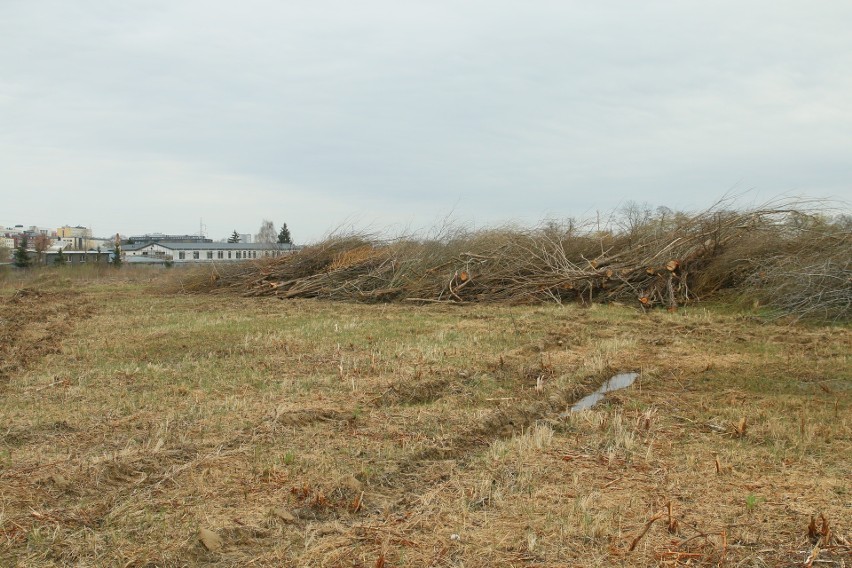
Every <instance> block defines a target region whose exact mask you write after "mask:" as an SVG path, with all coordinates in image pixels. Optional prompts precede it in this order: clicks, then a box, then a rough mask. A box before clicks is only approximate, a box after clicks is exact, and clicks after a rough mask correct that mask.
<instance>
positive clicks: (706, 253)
mask: <svg viewBox="0 0 852 568" xmlns="http://www.w3.org/2000/svg"><path fill="white" fill-rule="evenodd" d="M827 219H829V218H828V217H826V216H825V215H820V214H813V213H807V212H803V211H801V210H797V209H793V208H766V209H755V210H748V211H731V210H724V209H713V210H708V211H704V212H701V213H697V214H684V213H674V212H671V211H669V210H664V211H662V212H661V211H660V210H658V212H657V213H656V214H650V213H647V214H646V215H644V216H640V217H637V216H635V215H633V216H628V217H627V218H626V219H625V218H622V219H616V220H614V221H611V222H610V223H609V224H608V225H607V226H605V227H601V226H600V224H599V223H591V222H589V223H583V224H581V223H576V222H574V221H572V220H569V221H566V222H563V223H553V222H551V223H548V224H546V225H544V226H541V227H537V228H534V229H517V228H507V229H490V230H482V231H472V232H468V231H465V230H455V231H453V232H452V233H451V234H449V235H444V236H443V237H441V238H435V239H411V238H407V239H395V240H384V239H380V238H376V237H371V236H367V235H348V236H332V237H330V238H328V239H326V240H325V241H323V242H320V243H318V244H315V245H312V246H308V247H305V248H303V249H301V250H299V251H298V252H296V253H294V254H292V255H290V256H286V257H283V258H275V259H265V260H262V261H256V262H247V263H239V264H230V265H215V266H214V267H213V268H212V271H211V269H210V268H209V267H205V268H200V269H198V270H197V271H195V272H193V273H190V274H188V275H185V277H184V278H182V280H181V289H182V290H184V291H189V292H202V291H203V292H208V291H230V292H236V293H240V294H244V295H249V296H277V297H279V298H324V299H332V300H344V301H358V302H388V301H400V300H404V301H413V302H446V303H466V302H505V303H537V302H547V301H555V302H559V303H562V302H566V301H579V302H586V303H588V302H613V301H620V302H630V303H636V305H638V306H641V307H643V308H650V307H653V306H663V307H666V308H669V309H675V308H677V306H679V305H681V304H684V303H686V302H689V301H691V300H695V299H698V298H700V297H706V296H708V295H711V294H713V293H715V292H718V291H721V290H738V291H744V290H749V291H751V292H752V293H753V294H754V295H755V296H756V297H758V296H759V297H760V299H761V300H762V301H764V302H768V303H769V304H770V305H772V306H773V307H775V308H777V309H778V310H779V313H781V312H783V313H791V314H793V315H796V316H797V317H808V316H814V315H819V317H821V318H825V317H828V318H829V319H835V320H837V319H848V317H849V311H850V299H852V293H850V285H851V284H852V280H850V278H852V272H850V258H852V238H850V230H849V227H848V219H845V218H840V220H839V221H838V220H834V221H829V220H827Z"/></svg>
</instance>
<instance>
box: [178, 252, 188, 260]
mask: <svg viewBox="0 0 852 568" xmlns="http://www.w3.org/2000/svg"><path fill="white" fill-rule="evenodd" d="M178 258H179V259H181V260H183V259H185V258H186V253H185V252H179V253H178Z"/></svg>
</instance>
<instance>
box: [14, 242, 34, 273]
mask: <svg viewBox="0 0 852 568" xmlns="http://www.w3.org/2000/svg"><path fill="white" fill-rule="evenodd" d="M31 264H32V261H31V260H30V256H29V255H28V254H27V236H26V235H23V236H22V237H21V242H20V243H18V248H16V249H15V266H17V267H18V268H27V267H28V266H30V265H31Z"/></svg>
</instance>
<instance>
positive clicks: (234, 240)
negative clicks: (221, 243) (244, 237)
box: [228, 229, 240, 243]
mask: <svg viewBox="0 0 852 568" xmlns="http://www.w3.org/2000/svg"><path fill="white" fill-rule="evenodd" d="M228 242H229V243H238V242H240V234H239V233H238V232H237V230H236V229H234V232H233V233H231V236H230V237H228Z"/></svg>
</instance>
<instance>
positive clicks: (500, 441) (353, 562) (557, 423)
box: [0, 278, 852, 568]
mask: <svg viewBox="0 0 852 568" xmlns="http://www.w3.org/2000/svg"><path fill="white" fill-rule="evenodd" d="M52 281H53V280H52V279H50V278H45V279H41V280H39V281H38V282H36V283H35V284H31V285H29V286H28V287H27V288H24V289H19V288H17V287H15V286H13V285H7V286H6V287H5V288H2V289H0V339H2V346H0V355H1V356H2V365H0V400H2V405H0V419H2V422H0V565H3V566H68V565H74V566H78V565H79V566H124V567H131V566H139V567H141V566H187V565H212V566H364V567H371V568H372V567H381V566H385V567H388V566H465V567H475V566H476V567H478V566H565V565H576V566H610V565H619V566H649V565H650V566H654V565H660V566H685V565H690V566H717V565H723V566H803V565H812V566H850V564H852V562H850V553H852V547H850V543H852V524H850V519H852V482H851V481H850V472H852V413H851V412H850V393H851V392H852V391H850V385H852V365H850V353H852V331H850V329H849V327H848V326H823V327H817V326H810V325H805V324H790V323H789V321H786V320H774V321H773V322H771V323H766V322H764V321H762V320H761V319H759V318H758V317H756V316H757V315H759V314H757V313H751V312H740V311H734V310H731V309H728V308H724V307H720V306H712V305H702V304H697V305H694V306H690V307H687V308H683V309H680V310H679V311H676V312H673V313H669V312H666V311H663V310H655V311H649V312H648V313H644V314H643V313H642V312H641V311H639V310H636V309H633V308H628V307H625V306H619V305H609V306H600V305H594V306H591V307H579V306H576V305H574V304H570V305H565V306H557V305H545V306H534V307H529V306H493V305H469V306H447V305H437V304H436V305H426V306H414V305H398V304H375V305H358V304H352V303H336V302H331V301H317V300H301V299H299V300H287V301H282V300H279V299H276V298H272V297H263V298H246V297H240V296H236V295H227V294H220V295H179V294H164V293H161V292H158V291H157V287H156V286H152V285H150V284H143V283H139V282H133V281H126V280H121V279H111V280H110V279H106V280H97V279H93V280H91V281H89V280H83V281H76V280H75V281H70V280H66V281H62V282H60V285H55V284H52V283H51V282H52ZM623 371H638V372H639V373H640V374H641V375H640V378H639V379H638V380H637V382H636V383H635V384H634V385H633V386H632V387H630V388H628V389H625V390H621V391H618V392H615V393H611V394H609V395H607V397H606V399H605V400H604V401H603V402H602V403H601V404H599V405H598V406H596V407H595V408H593V409H592V410H589V411H584V412H579V413H565V412H564V411H565V410H566V408H568V407H569V406H570V405H571V403H573V402H574V401H576V400H577V399H579V398H580V397H582V396H583V395H584V394H587V393H589V392H591V391H593V390H594V389H595V388H596V387H597V386H598V385H599V384H600V383H602V382H603V381H604V380H605V379H606V378H608V377H609V376H611V375H613V374H615V373H618V372H623ZM669 505H670V506H669ZM812 520H813V523H812ZM809 525H810V528H809ZM808 563H810V564H808Z"/></svg>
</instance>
